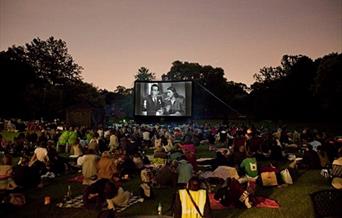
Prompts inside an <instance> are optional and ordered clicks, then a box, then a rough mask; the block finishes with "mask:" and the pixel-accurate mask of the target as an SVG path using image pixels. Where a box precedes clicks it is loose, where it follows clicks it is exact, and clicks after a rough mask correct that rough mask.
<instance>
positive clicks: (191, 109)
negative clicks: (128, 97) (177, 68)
mask: <svg viewBox="0 0 342 218" xmlns="http://www.w3.org/2000/svg"><path fill="white" fill-rule="evenodd" d="M179 82H185V83H186V82H190V83H191V88H190V89H191V106H190V109H189V111H190V115H181V116H170V115H166V116H165V115H160V116H157V115H139V114H136V110H135V108H136V100H137V98H136V97H137V96H136V95H137V91H136V87H137V83H158V84H160V83H179ZM193 85H194V82H193V80H172V81H169V80H167V81H165V80H154V81H147V80H135V81H134V87H133V92H134V94H133V116H134V117H139V118H143V117H150V118H158V117H160V118H190V117H192V114H193V89H194V86H193Z"/></svg>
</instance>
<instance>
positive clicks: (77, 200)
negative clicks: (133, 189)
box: [57, 195, 143, 213]
mask: <svg viewBox="0 0 342 218" xmlns="http://www.w3.org/2000/svg"><path fill="white" fill-rule="evenodd" d="M138 202H143V199H142V198H141V197H139V196H132V197H131V198H130V199H129V200H128V203H127V205H125V206H123V207H118V206H116V207H115V212H117V213H120V212H122V211H124V210H126V209H127V208H128V207H130V206H132V205H134V204H136V203H138ZM83 206H84V204H83V195H79V196H76V197H74V198H72V199H71V200H68V201H66V202H64V203H63V202H61V203H58V204H57V207H60V208H82V207H83Z"/></svg>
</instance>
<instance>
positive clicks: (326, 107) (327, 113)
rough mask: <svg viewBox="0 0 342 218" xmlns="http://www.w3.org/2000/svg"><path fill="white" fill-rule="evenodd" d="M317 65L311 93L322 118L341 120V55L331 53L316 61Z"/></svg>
mask: <svg viewBox="0 0 342 218" xmlns="http://www.w3.org/2000/svg"><path fill="white" fill-rule="evenodd" d="M316 63H317V64H318V67H317V73H316V77H315V78H314V82H313V84H312V91H313V94H314V96H315V97H317V98H318V102H319V105H320V109H321V112H322V113H321V114H322V115H323V116H324V117H330V118H334V119H336V118H339V119H341V117H342V115H341V111H342V107H341V104H340V99H342V74H341V72H342V54H341V53H340V54H337V53H332V54H329V55H326V56H324V57H323V58H319V59H317V60H316Z"/></svg>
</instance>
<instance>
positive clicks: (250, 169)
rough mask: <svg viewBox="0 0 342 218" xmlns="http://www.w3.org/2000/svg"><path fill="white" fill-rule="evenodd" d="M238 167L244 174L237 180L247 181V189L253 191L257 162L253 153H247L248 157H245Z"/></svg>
mask: <svg viewBox="0 0 342 218" xmlns="http://www.w3.org/2000/svg"><path fill="white" fill-rule="evenodd" d="M240 168H241V169H242V171H243V172H244V173H245V176H243V177H241V178H240V179H239V182H240V183H241V184H242V183H245V182H247V190H248V192H249V193H254V192H255V188H256V180H257V179H258V177H259V176H258V164H257V161H256V158H255V154H254V153H251V154H248V157H247V158H245V159H244V160H243V161H242V162H241V164H240Z"/></svg>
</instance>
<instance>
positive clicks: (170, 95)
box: [166, 90, 173, 98]
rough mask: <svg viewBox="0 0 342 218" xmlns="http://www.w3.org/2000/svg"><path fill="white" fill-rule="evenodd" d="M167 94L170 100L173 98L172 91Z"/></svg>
mask: <svg viewBox="0 0 342 218" xmlns="http://www.w3.org/2000/svg"><path fill="white" fill-rule="evenodd" d="M166 94H167V97H168V98H171V97H173V92H172V91H171V90H167V92H166Z"/></svg>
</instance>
